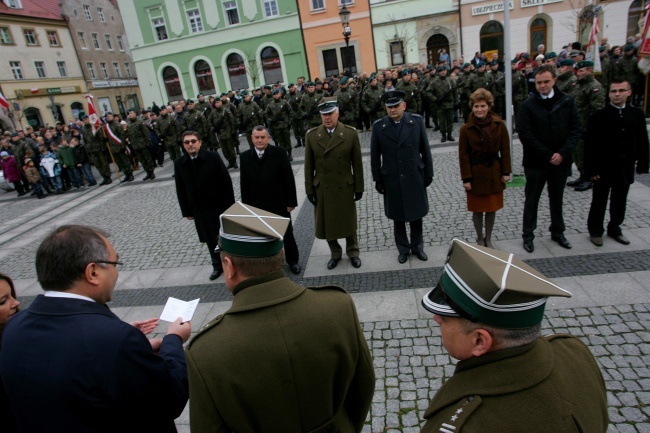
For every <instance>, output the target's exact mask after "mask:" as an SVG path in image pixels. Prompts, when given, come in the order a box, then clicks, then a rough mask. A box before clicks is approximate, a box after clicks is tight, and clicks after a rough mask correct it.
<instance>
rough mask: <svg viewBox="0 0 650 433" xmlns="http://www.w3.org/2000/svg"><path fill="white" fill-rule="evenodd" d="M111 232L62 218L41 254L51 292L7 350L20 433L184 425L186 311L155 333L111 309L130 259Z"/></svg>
mask: <svg viewBox="0 0 650 433" xmlns="http://www.w3.org/2000/svg"><path fill="white" fill-rule="evenodd" d="M107 236H108V234H107V233H104V232H102V231H101V230H99V229H95V228H92V227H86V226H62V227H59V228H58V229H56V230H55V231H54V232H52V233H51V234H50V235H48V236H47V237H46V238H45V240H43V242H42V243H41V245H40V246H39V248H38V251H37V252H36V273H37V276H38V281H39V283H40V284H41V287H43V289H44V290H45V293H44V294H43V295H39V296H37V297H36V299H35V300H34V302H32V304H31V305H30V306H29V308H27V309H26V310H25V311H22V312H20V313H18V314H16V315H15V316H14V317H13V318H12V319H11V321H10V322H9V323H8V324H7V326H6V327H5V331H4V335H3V340H2V357H1V358H0V372H1V375H2V378H3V380H4V384H5V388H6V390H7V394H8V396H9V400H10V401H11V405H12V409H13V412H14V414H15V416H16V421H17V423H18V427H19V430H20V431H24V432H62V433H63V432H106V433H108V432H119V431H142V432H144V431H156V432H175V431H176V427H175V426H174V419H175V418H177V417H178V416H179V415H180V414H181V412H182V411H183V409H184V407H185V404H186V403H187V398H188V393H189V390H188V382H187V366H186V364H185V357H184V356H183V343H184V342H185V341H187V339H188V338H189V336H190V331H191V326H190V323H189V322H185V323H181V319H180V318H179V319H177V320H176V321H175V322H173V323H172V324H170V325H169V328H168V329H167V335H166V336H165V337H164V338H163V339H162V340H160V339H157V340H147V338H146V337H145V335H144V333H143V332H150V331H151V330H152V329H153V328H154V327H155V326H156V323H157V321H156V320H150V321H145V322H139V323H138V322H136V323H134V324H128V323H125V322H123V321H121V320H120V319H119V318H118V317H117V316H116V315H115V314H113V313H112V312H111V310H110V309H109V308H108V307H107V306H106V303H107V302H108V301H110V300H111V297H112V294H113V289H114V288H115V282H116V281H117V278H118V274H119V272H118V267H119V266H121V265H122V263H121V262H120V261H119V260H120V256H119V254H117V253H116V252H115V249H114V248H113V246H112V245H111V243H110V242H109V241H108V240H107V239H106V238H107ZM134 325H135V326H134Z"/></svg>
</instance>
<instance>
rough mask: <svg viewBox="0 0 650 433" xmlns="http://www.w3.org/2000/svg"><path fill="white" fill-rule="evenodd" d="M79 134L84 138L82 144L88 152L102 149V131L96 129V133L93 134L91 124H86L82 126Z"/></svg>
mask: <svg viewBox="0 0 650 433" xmlns="http://www.w3.org/2000/svg"><path fill="white" fill-rule="evenodd" d="M81 136H82V137H83V139H84V146H85V147H86V151H87V152H88V153H95V152H101V151H102V150H104V149H103V145H102V139H101V136H102V133H101V131H97V133H96V134H93V127H92V125H90V124H88V125H84V126H82V127H81Z"/></svg>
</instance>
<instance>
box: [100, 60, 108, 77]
mask: <svg viewBox="0 0 650 433" xmlns="http://www.w3.org/2000/svg"><path fill="white" fill-rule="evenodd" d="M99 70H100V71H101V72H102V78H108V65H107V64H106V62H99Z"/></svg>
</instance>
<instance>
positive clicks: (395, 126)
mask: <svg viewBox="0 0 650 433" xmlns="http://www.w3.org/2000/svg"><path fill="white" fill-rule="evenodd" d="M403 97H404V92H402V91H401V90H393V91H390V92H386V93H384V94H383V95H382V98H381V99H382V101H383V103H384V105H385V106H386V111H387V112H388V115H387V116H384V117H382V118H381V119H379V120H377V121H376V122H375V123H374V125H373V128H372V136H371V138H370V166H371V168H372V178H373V180H374V181H375V189H376V190H377V192H379V193H380V194H383V195H384V212H385V214H386V217H387V218H389V219H391V220H393V224H394V234H395V245H396V246H397V251H398V252H399V255H398V258H397V259H398V261H399V262H400V263H405V262H406V260H407V259H408V255H409V254H411V253H413V254H414V255H415V256H416V257H417V258H418V259H420V260H423V261H426V260H427V259H428V257H427V255H426V253H425V252H424V241H423V240H422V218H424V216H425V215H426V214H427V213H428V212H429V199H428V197H427V191H426V188H427V187H428V186H429V185H431V182H432V181H433V159H432V158H431V150H430V149H429V140H428V138H427V131H426V127H425V125H424V121H423V119H422V117H421V116H420V115H419V114H411V113H408V112H406V113H405V110H406V103H405V102H404V100H403V99H402V98H403ZM407 222H408V223H409V227H410V231H411V239H410V241H409V239H408V237H407V236H406V223H407Z"/></svg>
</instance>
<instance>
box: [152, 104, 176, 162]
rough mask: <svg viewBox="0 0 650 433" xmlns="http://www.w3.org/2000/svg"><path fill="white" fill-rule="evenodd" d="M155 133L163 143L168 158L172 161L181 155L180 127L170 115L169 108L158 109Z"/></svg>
mask: <svg viewBox="0 0 650 433" xmlns="http://www.w3.org/2000/svg"><path fill="white" fill-rule="evenodd" d="M156 134H158V137H160V139H161V140H163V142H164V143H165V147H166V148H167V153H169V159H170V160H171V161H172V162H173V161H175V160H177V159H178V158H179V157H180V156H181V151H180V142H181V127H180V125H179V124H178V122H176V119H174V118H173V117H172V116H171V114H170V112H169V108H167V109H165V108H163V109H162V110H160V117H159V118H158V121H157V122H156Z"/></svg>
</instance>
